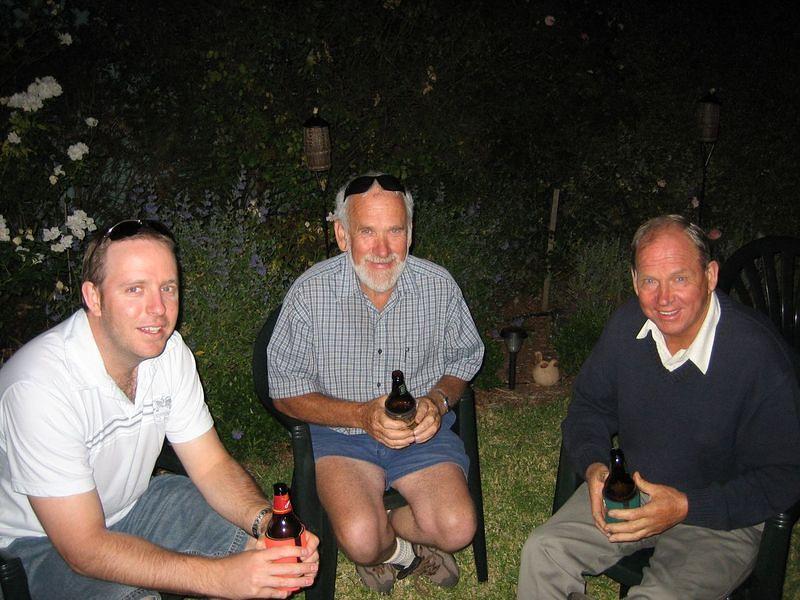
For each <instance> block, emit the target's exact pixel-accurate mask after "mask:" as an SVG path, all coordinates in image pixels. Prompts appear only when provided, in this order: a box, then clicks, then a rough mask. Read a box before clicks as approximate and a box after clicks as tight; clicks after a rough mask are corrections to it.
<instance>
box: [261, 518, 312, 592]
mask: <svg viewBox="0 0 800 600" xmlns="http://www.w3.org/2000/svg"><path fill="white" fill-rule="evenodd" d="M261 539H262V540H263V541H264V547H265V548H275V547H276V546H295V545H296V544H295V540H294V538H284V539H280V540H278V539H275V538H271V537H269V536H268V535H264V536H262V538H261ZM300 542H301V547H302V548H305V547H306V544H307V543H308V538H307V537H306V529H305V527H303V529H302V531H301V533H300ZM273 562H278V563H299V562H300V559H299V558H293V557H291V556H287V557H285V558H279V559H276V560H275V561H273ZM281 577H289V575H282V576H281ZM278 589H280V590H284V591H287V592H296V591H297V590H299V589H300V588H299V587H292V588H289V587H284V588H278Z"/></svg>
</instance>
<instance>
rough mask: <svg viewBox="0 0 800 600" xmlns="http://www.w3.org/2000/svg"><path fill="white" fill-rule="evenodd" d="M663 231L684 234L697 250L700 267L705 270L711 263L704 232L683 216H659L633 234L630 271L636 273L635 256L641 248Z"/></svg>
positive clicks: (709, 248)
mask: <svg viewBox="0 0 800 600" xmlns="http://www.w3.org/2000/svg"><path fill="white" fill-rule="evenodd" d="M665 229H678V230H680V231H682V232H683V233H685V234H686V237H687V238H689V241H691V242H692V244H694V246H695V248H697V252H698V254H699V255H700V266H701V267H702V268H703V269H705V268H706V267H707V266H708V263H709V262H711V244H710V242H709V240H708V236H707V235H706V232H705V231H703V230H702V229H701V228H700V226H699V225H695V224H694V223H692V222H691V221H690V220H689V219H687V218H686V217H684V216H683V215H661V216H660V217H654V218H652V219H650V220H649V221H646V222H644V223H643V224H642V225H640V226H639V229H637V230H636V233H634V234H633V241H632V242H631V269H633V271H634V272H636V254H637V253H638V251H639V250H640V249H641V247H642V246H646V245H647V244H649V243H650V242H652V241H653V238H654V237H655V236H656V234H658V233H660V232H662V231H663V230H665Z"/></svg>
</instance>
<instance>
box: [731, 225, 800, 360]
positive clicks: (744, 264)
mask: <svg viewBox="0 0 800 600" xmlns="http://www.w3.org/2000/svg"><path fill="white" fill-rule="evenodd" d="M799 260H800V239H798V238H794V237H787V236H768V237H763V238H759V239H757V240H754V241H752V242H749V243H748V244H745V245H744V246H742V247H741V248H739V249H738V250H737V251H736V252H734V253H733V254H732V255H731V257H730V258H729V259H728V260H726V261H725V262H724V263H723V264H722V267H721V268H720V272H719V281H718V283H717V287H719V288H720V289H721V290H722V291H723V292H725V293H727V294H728V295H730V296H731V297H733V298H735V299H736V300H738V301H739V302H741V303H742V304H746V305H748V306H751V307H753V308H755V309H756V310H759V311H761V312H762V313H764V314H765V315H767V316H768V317H769V318H770V320H771V321H772V322H773V323H774V324H775V326H776V327H777V328H778V330H779V331H780V332H781V334H782V335H783V337H784V338H785V339H786V341H787V342H788V343H789V345H790V346H792V347H793V348H794V349H795V350H798V351H800V297H799V294H800V264H798V261H799Z"/></svg>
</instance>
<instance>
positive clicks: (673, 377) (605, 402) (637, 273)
mask: <svg viewBox="0 0 800 600" xmlns="http://www.w3.org/2000/svg"><path fill="white" fill-rule="evenodd" d="M632 257H633V260H632V270H631V271H632V276H633V286H634V290H635V292H636V296H637V299H638V302H637V301H636V300H631V301H629V302H628V303H626V304H625V305H623V306H622V307H621V308H620V309H619V310H617V311H616V312H615V313H614V315H613V316H612V317H611V319H610V320H609V322H608V324H607V325H606V328H605V330H604V331H603V335H602V336H601V338H600V340H599V342H598V343H597V345H596V346H595V348H594V349H593V351H592V353H591V355H590V356H589V358H588V359H587V360H586V362H585V363H584V365H583V367H582V369H581V372H580V374H579V375H578V378H577V380H576V382H575V386H574V392H573V400H572V403H571V405H570V408H569V412H568V414H567V417H566V419H565V420H564V423H563V425H562V430H563V435H564V444H565V447H566V450H567V454H568V455H569V458H570V460H571V462H572V464H573V465H574V466H575V467H576V468H577V469H578V470H579V472H580V473H583V474H584V475H585V479H586V483H584V484H583V485H581V487H580V488H579V489H578V490H577V491H576V492H575V494H574V495H573V496H572V497H571V498H570V499H569V500H568V501H567V503H566V504H565V505H564V506H563V507H562V508H561V509H560V510H559V511H558V512H557V513H556V514H555V515H554V516H553V517H552V518H551V519H550V520H548V521H547V523H545V524H544V525H542V526H541V527H538V528H536V529H535V530H534V531H533V533H532V534H531V535H530V537H529V538H528V540H527V542H526V543H525V546H524V548H523V551H522V562H521V568H520V581H519V588H518V596H517V597H518V599H520V600H521V599H523V598H524V599H529V598H536V599H537V600H538V599H547V598H564V597H565V596H567V595H569V598H570V599H571V600H573V599H579V598H588V596H585V595H584V594H583V591H584V587H585V582H584V580H583V574H584V573H592V574H593V573H601V572H602V571H604V570H605V569H606V568H608V567H610V566H611V565H613V564H614V563H616V562H617V561H618V560H619V559H620V558H621V557H622V556H624V555H627V554H630V553H632V552H634V551H636V550H639V549H642V548H646V547H654V548H655V554H654V555H653V557H652V558H651V560H650V567H649V568H648V569H646V570H645V572H644V576H643V579H642V583H641V585H638V586H635V587H633V588H631V590H630V592H629V595H628V598H659V599H661V598H675V599H678V598H680V599H686V598H693V599H702V598H721V597H724V596H725V595H726V594H727V593H728V592H730V591H731V590H733V589H734V588H735V587H736V586H737V585H738V584H739V583H741V582H742V581H743V580H744V579H745V578H746V577H747V575H748V574H749V572H750V571H751V570H752V568H753V565H754V561H755V558H756V554H757V551H758V544H759V541H760V539H761V532H762V529H763V522H764V520H765V519H766V518H768V517H770V516H771V515H774V514H776V513H778V512H780V511H782V510H785V509H786V508H788V507H789V506H790V505H792V504H793V503H794V502H795V501H796V500H797V499H798V497H800V417H798V407H800V391H799V390H798V383H797V376H796V374H795V371H794V366H793V354H792V351H791V350H790V349H789V348H788V347H787V345H786V344H785V343H784V342H783V340H782V338H781V337H780V335H779V334H778V332H777V331H775V329H774V328H773V327H772V326H771V324H770V323H769V322H768V321H767V320H766V319H765V318H763V317H762V316H761V315H760V314H758V313H756V312H755V311H752V310H750V309H748V308H746V307H743V306H741V305H739V304H737V303H736V302H733V301H732V300H730V299H729V298H728V297H727V296H726V295H725V294H723V293H721V292H716V291H715V290H714V288H715V287H716V283H717V273H718V270H719V267H718V265H717V263H716V262H715V261H712V260H711V259H710V252H709V245H708V240H707V238H706V236H705V234H704V233H703V231H702V230H701V229H700V228H699V227H697V226H696V225H693V224H691V223H690V222H688V221H687V220H686V219H684V218H683V217H680V216H677V215H667V216H662V217H657V218H655V219H652V220H650V221H648V222H646V223H645V224H644V225H642V226H641V227H640V228H639V230H638V231H637V232H636V234H635V235H634V238H633V243H632ZM615 433H616V434H617V435H618V438H619V442H620V446H621V447H622V448H623V449H624V451H625V455H626V459H627V463H628V467H629V470H630V471H632V472H633V473H634V475H633V477H634V481H635V482H636V484H637V486H638V488H639V490H640V491H641V492H642V496H643V498H645V499H646V502H644V503H643V505H642V506H641V507H640V508H631V509H619V510H611V511H610V512H609V513H608V515H606V511H605V509H604V506H603V500H602V489H603V482H604V481H605V479H606V477H607V476H608V466H607V461H608V455H609V448H610V438H611V436H612V435H613V434H615ZM607 516H608V517H614V518H615V519H619V522H609V521H607V520H606V517H607Z"/></svg>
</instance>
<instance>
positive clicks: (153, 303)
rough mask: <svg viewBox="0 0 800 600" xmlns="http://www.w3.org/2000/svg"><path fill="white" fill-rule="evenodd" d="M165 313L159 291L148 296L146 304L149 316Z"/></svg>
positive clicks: (165, 306) (164, 305)
mask: <svg viewBox="0 0 800 600" xmlns="http://www.w3.org/2000/svg"><path fill="white" fill-rule="evenodd" d="M166 311H167V305H166V304H165V303H164V299H163V298H162V297H161V290H157V291H156V292H154V293H151V294H149V297H148V302H147V312H148V313H150V314H151V315H163V314H164V313H165V312H166Z"/></svg>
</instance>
